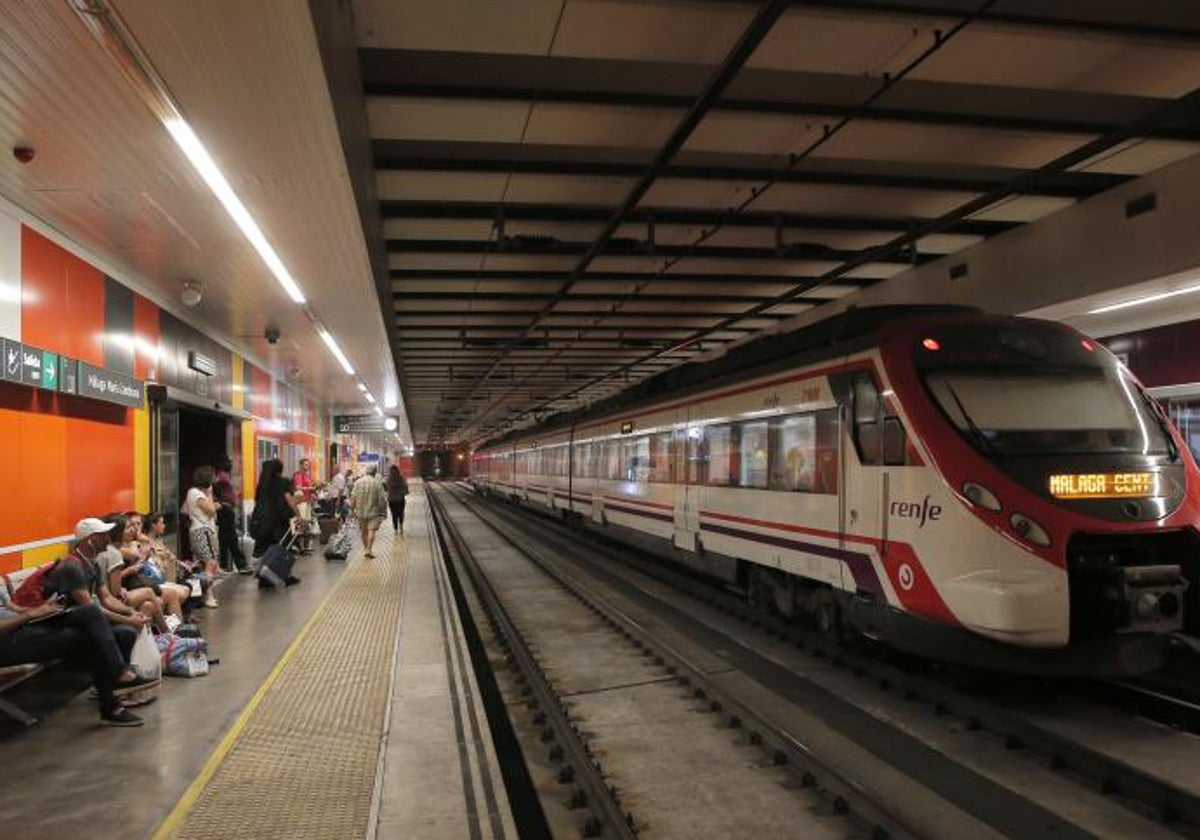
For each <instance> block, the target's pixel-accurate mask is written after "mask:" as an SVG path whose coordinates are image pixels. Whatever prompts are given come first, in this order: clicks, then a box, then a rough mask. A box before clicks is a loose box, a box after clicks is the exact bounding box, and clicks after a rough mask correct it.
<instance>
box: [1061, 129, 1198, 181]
mask: <svg viewBox="0 0 1200 840" xmlns="http://www.w3.org/2000/svg"><path fill="white" fill-rule="evenodd" d="M1197 152H1200V143H1189V142H1186V141H1183V140H1159V139H1145V138H1139V139H1135V140H1130V141H1128V142H1127V143H1122V144H1121V145H1120V146H1117V147H1115V148H1113V149H1109V150H1108V151H1107V152H1104V153H1103V154H1100V155H1097V156H1096V157H1094V158H1092V159H1091V160H1089V161H1085V162H1084V163H1082V164H1080V165H1079V166H1077V167H1074V169H1075V170H1076V171H1081V172H1108V173H1112V174H1114V175H1146V174H1148V173H1150V172H1153V171H1154V170H1156V169H1161V168H1162V167H1164V166H1168V165H1170V164H1172V163H1175V162H1176V161H1180V160H1183V159H1184V158H1187V157H1191V156H1192V155H1194V154H1196V153H1197Z"/></svg>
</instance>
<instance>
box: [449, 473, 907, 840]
mask: <svg viewBox="0 0 1200 840" xmlns="http://www.w3.org/2000/svg"><path fill="white" fill-rule="evenodd" d="M449 492H450V493H451V494H452V495H455V496H456V497H457V499H458V501H459V502H460V503H462V504H463V505H464V507H466V508H467V509H468V510H470V511H471V512H472V513H474V514H475V515H476V516H477V517H479V519H480V520H481V521H482V522H484V523H485V524H486V525H487V526H488V527H489V528H490V529H491V530H492V531H493V532H494V533H496V534H497V535H498V536H499V537H500V538H501V539H502V540H504V541H505V542H507V543H508V544H509V545H510V546H512V547H513V548H515V549H516V550H517V551H519V552H520V553H521V554H522V555H523V556H525V557H526V558H527V559H528V560H529V561H530V562H531V563H533V564H534V565H535V566H536V567H537V568H538V569H540V570H541V571H542V572H544V573H545V574H546V575H547V576H548V577H550V578H551V579H552V580H553V581H555V582H556V583H557V584H558V585H559V586H561V587H562V588H564V589H565V590H567V591H568V592H570V593H571V594H572V595H573V596H574V597H575V598H577V599H578V600H580V601H581V602H583V603H585V604H587V605H589V608H590V609H592V610H593V611H594V612H596V613H598V614H599V615H600V616H601V617H602V618H603V619H604V620H605V623H607V624H608V625H609V626H610V627H612V628H613V629H614V630H615V631H616V632H618V633H620V634H621V635H622V636H624V637H625V638H626V639H630V640H632V641H633V642H634V644H636V645H638V646H639V647H640V648H642V650H643V651H644V652H645V655H647V656H653V657H654V662H655V663H656V664H659V665H662V666H663V667H665V668H666V669H667V671H668V673H671V674H674V675H675V678H676V680H677V681H678V682H680V683H682V684H684V685H686V686H690V687H691V688H692V693H693V696H694V697H696V698H698V699H705V700H707V701H708V702H709V706H710V709H711V710H713V711H716V712H720V713H721V714H722V715H724V719H725V722H726V725H727V726H729V727H730V728H734V729H744V730H745V731H746V732H747V737H748V738H749V740H750V743H752V744H755V745H757V746H760V747H762V748H763V749H764V750H765V751H766V752H767V754H768V755H769V756H770V758H771V761H772V762H773V763H774V764H776V765H780V766H782V765H786V766H788V767H789V768H791V769H792V770H793V771H794V772H796V773H797V774H798V776H799V777H800V782H801V785H802V786H803V787H806V788H815V789H816V791H817V792H818V793H820V794H821V795H822V796H823V798H825V799H826V800H827V801H828V802H829V803H830V805H831V807H832V808H833V810H834V812H835V813H839V814H842V815H846V816H849V817H851V818H852V819H854V820H856V821H857V822H858V823H859V824H860V825H861V826H862V827H863V828H865V829H866V830H867V831H868V832H869V835H870V836H871V837H872V838H875V840H883V838H905V837H908V838H915V837H919V836H921V835H920V833H919V832H918V831H916V830H915V829H914V828H912V827H911V826H910V825H909V824H908V823H907V821H906V820H905V819H904V818H903V817H902V816H901V815H899V814H897V813H896V812H895V811H894V810H893V809H892V808H891V807H890V806H888V805H885V804H883V799H884V797H882V796H880V795H878V794H875V793H873V792H872V791H871V790H870V788H869V786H867V785H866V784H864V783H862V782H860V781H859V780H856V779H854V778H852V777H850V776H849V775H847V774H845V773H844V772H842V771H841V770H838V769H837V768H836V767H834V766H833V765H832V764H831V763H830V762H829V761H828V760H827V759H825V758H824V757H823V756H822V755H821V754H820V753H819V752H818V751H816V750H815V749H813V748H812V747H811V746H809V745H808V744H807V743H805V742H804V740H803V739H801V738H800V737H799V736H797V735H796V734H794V733H791V732H788V731H787V730H785V729H782V728H780V727H778V726H776V725H774V724H773V723H771V722H770V721H769V720H768V719H767V718H766V717H765V716H764V715H762V714H760V713H758V712H757V711H756V710H755V709H754V708H753V707H751V706H749V705H748V704H746V703H744V702H742V701H740V700H738V699H736V698H735V697H734V696H733V695H732V694H731V693H730V692H728V691H726V690H724V689H722V688H720V687H719V685H718V683H717V682H716V681H715V680H713V679H711V678H710V677H709V676H708V675H707V674H706V673H705V670H704V669H703V668H702V667H701V666H700V665H698V664H696V663H695V662H693V661H692V659H691V658H690V657H689V656H688V655H687V654H686V653H684V652H682V651H680V650H679V649H678V648H676V647H674V646H673V645H671V644H669V643H667V642H664V641H663V640H661V639H659V638H656V637H654V636H652V635H651V634H650V633H649V632H648V631H647V630H646V629H645V628H644V627H643V626H642V625H641V623H640V622H639V621H637V619H635V618H633V617H631V616H630V615H629V614H628V613H626V612H625V611H624V610H622V609H621V608H620V607H618V606H617V605H615V604H614V603H613V602H612V601H611V600H610V599H608V598H606V597H604V596H603V595H601V594H600V593H598V592H597V591H596V590H595V589H594V588H593V587H589V586H587V585H586V584H584V583H582V582H580V581H579V580H578V579H576V578H573V577H571V576H569V575H566V574H564V573H563V571H562V570H561V569H560V568H558V567H556V566H555V565H553V564H550V563H547V562H546V561H545V560H544V559H543V558H542V557H541V556H539V555H538V554H537V553H536V552H534V551H532V550H531V549H530V548H529V546H528V545H525V544H523V543H522V542H521V541H520V540H518V539H514V538H513V536H512V534H511V532H509V531H506V530H505V529H504V528H503V527H501V526H498V525H497V524H496V522H495V520H494V519H493V518H491V517H489V516H488V514H485V513H481V512H480V511H479V509H478V508H477V507H476V506H475V505H473V504H471V503H470V502H469V501H466V500H464V498H463V493H462V491H455V490H451V491H449ZM435 495H436V494H435Z"/></svg>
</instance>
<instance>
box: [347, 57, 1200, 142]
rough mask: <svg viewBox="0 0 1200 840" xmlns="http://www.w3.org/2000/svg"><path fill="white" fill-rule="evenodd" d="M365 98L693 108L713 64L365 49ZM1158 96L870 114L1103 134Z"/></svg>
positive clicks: (1025, 94) (923, 98) (899, 94)
mask: <svg viewBox="0 0 1200 840" xmlns="http://www.w3.org/2000/svg"><path fill="white" fill-rule="evenodd" d="M359 60H360V64H361V66H362V75H363V85H364V90H365V92H366V95H367V96H374V97H432V98H438V99H476V100H477V99H486V100H502V101H516V102H560V103H574V104H584V105H599V106H606V105H607V106H619V107H631V106H632V107H644V108H655V109H662V110H677V111H682V110H684V109H686V108H687V107H688V106H689V105H691V103H692V102H693V101H694V100H695V99H696V97H697V96H698V95H699V94H700V92H701V91H702V90H703V89H704V84H705V82H706V81H707V78H708V76H709V75H710V74H711V72H712V70H711V68H710V67H708V66H706V65H702V64H677V63H665V62H657V61H633V60H627V59H604V58H574V57H563V56H537V55H509V54H503V53H464V52H441V51H429V50H402V49H362V50H360V51H359ZM879 81H880V80H879V79H878V78H876V77H872V76H867V75H853V76H851V75H844V74H835V73H814V72H800V71H787V70H770V69H761V68H752V67H751V68H746V69H744V70H743V71H742V72H741V73H740V74H738V77H737V78H736V79H735V80H734V81H733V82H732V83H731V84H730V85H729V88H728V90H727V91H726V93H725V95H724V96H722V97H721V99H720V100H718V101H717V102H715V103H714V104H713V110H715V111H737V112H742V113H764V114H789V115H805V116H812V117H831V118H834V119H840V118H842V117H846V116H849V115H852V114H857V113H858V112H859V110H860V105H861V103H862V101H863V100H864V99H866V98H867V97H868V96H870V95H871V94H872V93H873V92H874V91H875V90H876V89H877V88H878V87H879ZM1163 101H1164V100H1161V99H1155V98H1152V97H1141V96H1125V95H1118V94H1108V93H1092V92H1084V91H1062V90H1046V89H1038V88H1016V87H1003V86H1000V85H987V84H974V83H961V82H940V81H925V80H908V79H905V80H903V81H900V82H898V83H897V84H896V85H895V86H894V87H893V88H892V89H891V90H889V91H888V92H887V95H886V96H885V97H882V98H881V99H880V100H879V102H878V103H877V104H875V105H874V106H873V107H872V108H871V116H870V119H874V120H889V121H897V122H905V123H918V124H923V125H930V126H960V127H963V126H965V127H970V128H979V129H991V130H1006V131H1022V132H1051V133H1056V134H1103V133H1105V132H1107V131H1111V130H1112V129H1113V128H1116V127H1118V126H1121V125H1124V124H1126V123H1129V122H1132V121H1134V120H1136V119H1138V118H1139V117H1141V116H1143V115H1145V114H1146V113H1148V112H1149V111H1151V110H1152V109H1154V108H1156V107H1157V106H1159V105H1161V104H1162V103H1163ZM1155 131H1156V136H1163V137H1169V138H1172V139H1183V140H1197V139H1200V124H1198V123H1197V122H1196V121H1195V120H1194V119H1190V118H1183V117H1181V118H1180V120H1179V121H1178V122H1177V123H1176V124H1171V125H1162V126H1157V127H1156V129H1155Z"/></svg>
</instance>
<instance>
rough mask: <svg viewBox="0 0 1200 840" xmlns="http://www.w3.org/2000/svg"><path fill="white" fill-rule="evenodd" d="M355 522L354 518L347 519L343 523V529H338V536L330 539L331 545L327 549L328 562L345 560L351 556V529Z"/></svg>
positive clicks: (335, 535)
mask: <svg viewBox="0 0 1200 840" xmlns="http://www.w3.org/2000/svg"><path fill="white" fill-rule="evenodd" d="M353 521H354V520H353V518H352V517H349V516H348V517H346V521H345V522H343V523H342V527H341V528H339V529H338V531H337V533H336V534H334V535H333V536H332V537H330V538H329V545H327V546H326V547H325V559H326V560H345V559H346V558H347V557H349V556H350V549H351V542H350V534H351V530H350V529H351V527H352V523H353Z"/></svg>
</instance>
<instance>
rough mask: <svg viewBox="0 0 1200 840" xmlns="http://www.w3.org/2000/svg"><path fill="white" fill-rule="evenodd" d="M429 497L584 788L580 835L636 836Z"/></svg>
mask: <svg viewBox="0 0 1200 840" xmlns="http://www.w3.org/2000/svg"><path fill="white" fill-rule="evenodd" d="M429 503H430V510H431V512H432V513H433V520H434V528H435V530H436V531H437V536H438V538H439V540H441V541H442V544H443V549H444V551H445V552H446V556H447V559H448V560H449V561H451V562H455V563H456V564H457V565H459V566H460V567H461V568H462V569H463V570H464V571H465V572H466V573H467V576H468V577H469V578H470V580H471V583H472V585H473V587H474V589H475V591H476V593H477V594H478V596H479V598H480V601H481V602H482V604H483V605H484V610H485V614H486V615H487V616H488V618H489V619H490V620H491V621H493V622H494V624H495V626H496V628H497V630H498V631H499V633H500V635H501V636H502V637H503V638H504V640H505V641H506V644H505V649H506V652H507V653H508V654H509V655H510V656H511V658H512V661H513V662H515V663H516V665H517V667H518V668H519V669H520V671H521V673H522V674H523V675H524V677H525V680H526V684H527V685H528V686H529V688H530V692H531V699H532V701H533V702H535V703H537V705H538V707H539V708H540V709H541V710H542V711H543V712H545V714H546V722H547V724H548V725H549V727H550V728H551V729H552V731H553V734H554V737H555V740H556V742H557V744H559V745H560V746H561V747H562V748H563V750H564V753H565V755H564V759H565V760H567V761H569V763H570V765H571V767H572V768H573V769H574V773H573V783H574V784H576V785H578V789H579V790H581V791H582V792H583V795H582V797H581V796H579V795H578V794H576V796H575V797H574V798H573V799H572V804H573V805H586V807H588V808H589V809H590V810H591V812H592V814H593V820H589V821H588V824H587V825H586V826H585V827H584V836H585V837H598V836H600V835H601V834H604V835H605V836H611V837H619V838H625V840H635V838H637V836H638V830H637V827H636V825H635V823H634V821H633V817H632V815H631V814H630V813H629V812H627V811H626V810H625V809H623V808H622V807H621V804H620V802H618V801H617V799H616V797H615V796H614V793H613V790H612V789H611V788H610V787H609V785H608V783H607V782H606V781H605V778H604V775H603V773H602V772H601V771H600V769H599V767H598V766H597V765H596V764H595V763H594V761H593V758H592V756H591V754H590V752H589V751H588V748H587V746H586V745H585V744H584V743H583V742H582V741H581V740H580V738H579V736H578V733H577V732H576V731H575V728H574V726H573V724H572V722H571V719H570V717H569V715H568V713H567V710H566V709H565V708H564V707H563V704H562V701H561V700H560V699H559V697H558V695H557V694H556V693H555V691H554V688H553V686H552V685H551V684H550V681H549V680H548V679H547V677H546V674H545V672H544V671H543V670H542V668H541V666H540V665H539V664H538V662H537V659H536V658H535V657H534V655H533V653H532V652H531V651H530V650H529V646H528V644H527V643H526V641H525V638H524V636H523V635H522V634H521V631H520V630H519V629H518V628H517V626H516V624H515V623H514V622H513V620H512V617H511V616H510V615H509V614H508V610H507V609H506V608H505V606H504V602H503V600H502V599H501V598H500V596H499V594H498V593H497V592H496V589H495V587H493V586H492V583H491V581H490V580H489V579H488V577H487V575H486V574H485V573H484V571H483V570H482V568H480V566H479V563H478V562H477V561H476V559H475V556H474V555H473V554H472V552H471V550H470V547H469V546H468V545H467V543H466V541H465V540H464V539H463V538H462V535H461V534H460V533H459V531H458V528H457V527H455V525H454V522H453V521H452V520H451V518H450V517H449V515H447V512H446V509H445V507H444V505H443V503H442V500H441V499H440V498H438V493H437V492H432V493H430V494H429ZM610 832H611V833H610Z"/></svg>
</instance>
